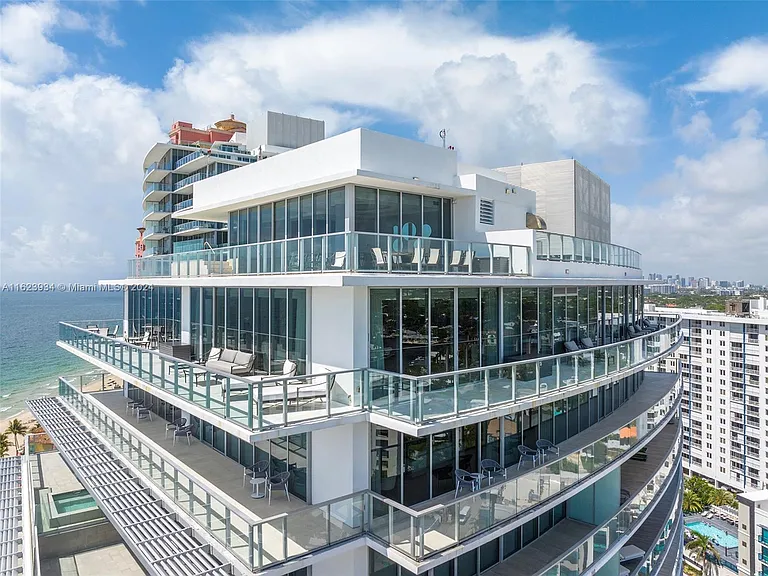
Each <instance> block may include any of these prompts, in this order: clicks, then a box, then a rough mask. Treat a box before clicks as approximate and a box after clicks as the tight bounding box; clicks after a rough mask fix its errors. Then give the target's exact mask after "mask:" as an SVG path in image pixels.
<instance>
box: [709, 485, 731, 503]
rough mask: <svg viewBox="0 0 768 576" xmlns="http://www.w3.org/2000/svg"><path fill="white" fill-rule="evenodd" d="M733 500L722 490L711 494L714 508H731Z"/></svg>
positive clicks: (729, 494)
mask: <svg viewBox="0 0 768 576" xmlns="http://www.w3.org/2000/svg"><path fill="white" fill-rule="evenodd" d="M734 501H735V498H734V497H733V494H731V493H730V492H728V490H724V489H722V488H720V489H715V490H714V491H713V492H712V504H714V505H715V506H733V505H734Z"/></svg>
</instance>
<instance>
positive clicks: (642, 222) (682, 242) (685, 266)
mask: <svg viewBox="0 0 768 576" xmlns="http://www.w3.org/2000/svg"><path fill="white" fill-rule="evenodd" d="M760 121H761V119H760V115H759V114H758V113H757V112H756V111H755V110H750V111H749V112H747V113H746V114H745V115H744V116H743V117H742V118H740V119H739V120H737V121H736V122H735V123H734V125H733V131H734V135H733V136H731V137H729V138H726V139H721V140H715V141H714V142H713V143H712V145H711V146H710V148H709V149H708V150H707V151H706V152H704V153H702V154H701V155H700V156H698V157H688V156H680V157H678V158H677V159H676V160H675V167H674V170H673V171H671V172H669V173H668V174H666V175H664V176H663V177H662V178H660V179H659V180H658V181H657V182H655V183H654V184H653V185H651V186H650V187H649V188H651V189H652V190H653V192H654V193H655V194H657V195H661V197H662V198H663V200H662V202H661V204H660V205H659V206H640V205H635V206H626V205H616V204H615V205H614V206H613V212H612V220H613V240H614V242H616V243H618V244H623V245H627V246H632V247H633V248H636V249H637V250H639V251H641V252H642V253H643V268H644V269H645V270H647V271H659V272H661V271H664V272H667V273H670V272H671V273H677V272H679V273H681V274H685V275H704V274H705V273H706V274H714V273H715V271H716V272H717V273H718V274H721V275H722V278H723V279H731V280H733V279H737V278H743V279H745V280H747V281H752V282H759V283H768V234H766V223H768V197H767V196H766V195H765V190H766V189H768V140H767V139H766V137H764V136H759V135H758V129H759V125H760Z"/></svg>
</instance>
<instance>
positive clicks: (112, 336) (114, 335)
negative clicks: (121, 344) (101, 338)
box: [107, 324, 120, 338]
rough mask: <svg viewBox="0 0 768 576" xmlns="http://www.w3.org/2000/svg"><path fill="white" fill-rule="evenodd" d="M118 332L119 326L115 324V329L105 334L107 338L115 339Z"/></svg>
mask: <svg viewBox="0 0 768 576" xmlns="http://www.w3.org/2000/svg"><path fill="white" fill-rule="evenodd" d="M119 331H120V324H115V329H114V330H113V331H111V332H107V337H108V338H117V335H118V333H119Z"/></svg>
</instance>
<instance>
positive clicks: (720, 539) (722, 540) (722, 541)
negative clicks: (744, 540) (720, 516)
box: [685, 522, 739, 548]
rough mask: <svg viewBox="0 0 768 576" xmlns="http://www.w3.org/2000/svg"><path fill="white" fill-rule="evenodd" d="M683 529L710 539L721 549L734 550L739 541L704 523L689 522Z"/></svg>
mask: <svg viewBox="0 0 768 576" xmlns="http://www.w3.org/2000/svg"><path fill="white" fill-rule="evenodd" d="M685 527H686V528H688V529H689V530H693V531H695V532H698V533H699V534H704V536H708V537H709V538H712V539H713V540H714V541H715V542H716V543H717V544H719V545H720V546H722V547H723V548H736V546H738V545H739V540H738V538H736V536H731V535H730V534H728V533H727V532H723V531H722V530H720V528H717V527H715V526H712V525H710V524H707V523H706V522H691V523H690V524H686V525H685Z"/></svg>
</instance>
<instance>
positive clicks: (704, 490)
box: [685, 476, 715, 508]
mask: <svg viewBox="0 0 768 576" xmlns="http://www.w3.org/2000/svg"><path fill="white" fill-rule="evenodd" d="M685 489H686V490H690V491H691V492H693V493H694V494H695V495H696V497H697V498H698V500H699V503H700V504H701V506H702V507H703V508H706V507H707V506H709V505H710V504H712V498H713V493H714V491H715V487H714V486H712V485H711V484H710V483H709V482H707V481H706V480H704V478H701V477H700V476H689V477H688V478H686V479H685Z"/></svg>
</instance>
